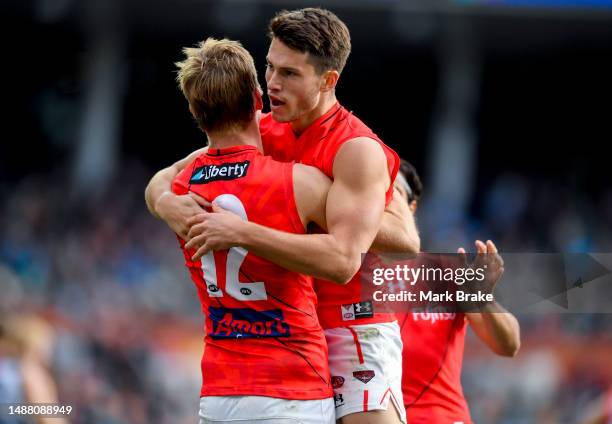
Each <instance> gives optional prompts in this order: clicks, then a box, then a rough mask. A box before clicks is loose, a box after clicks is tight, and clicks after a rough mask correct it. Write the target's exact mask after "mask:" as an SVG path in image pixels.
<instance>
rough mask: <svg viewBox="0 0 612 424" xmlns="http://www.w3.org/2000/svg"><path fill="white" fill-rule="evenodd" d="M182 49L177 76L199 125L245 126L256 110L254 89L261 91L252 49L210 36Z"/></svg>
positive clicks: (216, 128) (217, 128)
mask: <svg viewBox="0 0 612 424" xmlns="http://www.w3.org/2000/svg"><path fill="white" fill-rule="evenodd" d="M183 53H184V54H185V60H183V61H182V62H177V63H176V66H177V67H178V73H177V77H176V80H177V82H178V84H179V87H180V89H181V91H182V92H183V95H184V96H185V98H186V99H187V101H188V102H189V105H190V106H191V112H192V113H193V115H194V118H195V120H196V122H197V123H198V125H199V126H200V128H201V129H202V130H204V131H206V132H218V131H232V130H241V129H244V127H245V126H246V125H247V124H248V123H249V122H250V121H251V120H252V119H253V115H254V114H255V106H256V103H255V96H254V94H255V91H259V92H261V88H260V86H259V82H258V81H257V71H256V70H255V63H254V62H253V58H252V57H251V55H250V54H249V52H248V51H247V50H246V49H245V48H244V47H242V45H241V44H240V43H239V42H238V41H232V40H227V39H223V40H216V39H214V38H208V39H207V40H205V41H202V42H200V43H199V44H198V46H197V47H186V48H184V49H183Z"/></svg>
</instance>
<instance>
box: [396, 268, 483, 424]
mask: <svg viewBox="0 0 612 424" xmlns="http://www.w3.org/2000/svg"><path fill="white" fill-rule="evenodd" d="M427 258H428V257H427V256H426V257H420V258H419V259H417V261H419V262H420V263H425V261H427V260H428V259H427ZM418 266H420V264H419V263H418V262H417V263H416V264H413V265H412V267H413V268H417V267H418ZM430 266H431V267H436V265H435V264H433V265H431V264H430ZM435 284H439V283H435ZM451 284H452V283H451ZM451 288H452V287H449V289H451ZM431 289H432V287H431V283H427V282H424V281H418V282H417V283H416V284H415V286H414V287H413V288H412V289H411V290H413V291H414V292H415V293H416V292H419V291H427V290H431ZM397 315H398V322H399V324H400V329H401V333H402V343H403V345H404V349H403V351H402V365H403V367H402V368H403V369H402V393H403V396H404V405H405V406H406V414H407V418H408V422H409V423H411V424H412V423H415V424H419V423H449V424H450V423H455V422H461V423H464V424H469V423H471V422H472V421H471V418H470V411H469V409H468V405H467V402H466V401H465V397H464V396H463V390H462V388H461V366H462V363H463V347H464V341H465V332H466V329H467V319H466V318H465V315H464V314H463V313H457V312H454V311H451V312H449V308H448V307H444V306H440V307H433V308H431V307H430V308H426V307H424V308H422V309H413V310H411V311H409V312H406V313H404V314H401V315H400V314H399V313H398V314H397Z"/></svg>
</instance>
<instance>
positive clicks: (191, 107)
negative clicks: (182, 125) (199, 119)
mask: <svg viewBox="0 0 612 424" xmlns="http://www.w3.org/2000/svg"><path fill="white" fill-rule="evenodd" d="M189 112H191V116H193V117H194V118H195V117H196V114H195V112H194V111H193V106H191V103H189Z"/></svg>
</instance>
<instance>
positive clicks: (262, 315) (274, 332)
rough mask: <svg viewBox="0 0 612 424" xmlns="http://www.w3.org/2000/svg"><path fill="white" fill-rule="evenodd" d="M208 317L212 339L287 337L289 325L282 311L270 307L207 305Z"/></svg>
mask: <svg viewBox="0 0 612 424" xmlns="http://www.w3.org/2000/svg"><path fill="white" fill-rule="evenodd" d="M208 317H209V318H210V320H211V323H212V332H210V333H209V334H208V335H209V336H210V337H212V338H213V339H237V338H245V339H248V338H260V337H289V336H290V335H291V334H290V331H289V325H288V324H287V323H286V322H285V317H284V315H283V311H281V310H280V309H272V310H268V311H256V310H254V309H250V308H215V307H213V306H209V307H208Z"/></svg>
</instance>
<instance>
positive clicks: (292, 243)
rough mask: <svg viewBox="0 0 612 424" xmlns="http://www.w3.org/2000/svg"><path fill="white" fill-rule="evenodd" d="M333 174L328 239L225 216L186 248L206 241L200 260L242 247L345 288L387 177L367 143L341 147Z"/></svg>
mask: <svg viewBox="0 0 612 424" xmlns="http://www.w3.org/2000/svg"><path fill="white" fill-rule="evenodd" d="M333 172H334V181H333V183H332V184H331V187H330V189H329V193H328V196H327V204H326V214H325V218H326V221H327V230H328V234H306V235H298V234H290V233H285V232H282V231H278V230H274V229H271V228H267V227H264V226H261V225H257V224H254V223H251V222H247V221H240V222H239V220H238V219H234V218H231V217H229V216H227V215H226V214H209V215H207V216H206V217H203V219H204V222H202V223H201V224H197V225H195V226H194V227H193V228H192V232H193V233H198V234H199V235H198V236H197V237H195V238H194V239H192V240H191V241H190V242H189V243H188V244H187V247H192V246H194V245H197V243H198V239H200V240H206V242H205V243H204V245H203V246H202V248H200V249H199V250H198V253H197V255H201V254H204V253H205V252H207V251H208V250H211V249H224V248H227V247H230V246H241V247H244V248H245V249H247V250H249V251H250V252H252V253H253V254H256V255H258V256H261V257H264V258H266V259H269V260H271V261H273V262H274V263H276V264H278V265H281V266H283V267H284V268H287V269H289V270H291V271H296V272H301V273H306V274H309V275H314V276H316V277H319V278H324V279H327V280H331V281H334V282H338V283H346V282H348V281H349V280H350V279H351V278H352V276H353V275H354V274H355V273H356V272H357V270H358V269H359V266H360V265H361V253H364V252H367V251H368V249H369V248H370V246H371V244H372V241H373V240H374V237H375V235H376V233H377V232H378V228H379V226H380V221H381V218H382V213H383V209H384V197H385V189H386V187H387V185H388V184H389V177H388V174H387V171H386V160H385V156H384V153H383V151H382V148H381V147H380V145H378V143H376V142H375V141H373V140H371V139H355V140H351V141H349V142H347V143H345V144H344V145H343V146H342V148H341V149H340V150H339V151H338V153H337V155H336V159H335V161H334V167H333ZM298 203H299V202H298ZM214 215H226V216H224V217H222V216H214ZM229 220H232V221H233V222H229ZM222 221H225V222H222Z"/></svg>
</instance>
